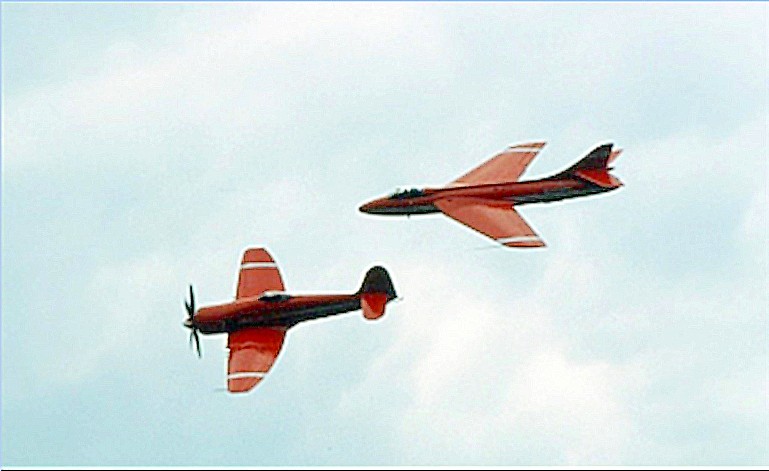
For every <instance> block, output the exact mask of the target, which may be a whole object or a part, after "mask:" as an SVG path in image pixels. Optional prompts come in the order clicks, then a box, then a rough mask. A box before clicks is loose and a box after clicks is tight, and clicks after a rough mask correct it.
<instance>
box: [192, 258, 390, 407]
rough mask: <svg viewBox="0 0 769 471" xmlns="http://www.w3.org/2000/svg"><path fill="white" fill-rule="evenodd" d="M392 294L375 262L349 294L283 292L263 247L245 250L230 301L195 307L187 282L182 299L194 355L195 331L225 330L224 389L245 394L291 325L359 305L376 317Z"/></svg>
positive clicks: (387, 279) (197, 343)
mask: <svg viewBox="0 0 769 471" xmlns="http://www.w3.org/2000/svg"><path fill="white" fill-rule="evenodd" d="M396 297H397V295H396V293H395V288H394V287H393V283H392V280H391V279H390V275H389V274H388V273H387V270H385V269H384V268H382V267H379V266H376V267H373V268H371V269H370V270H369V271H368V272H367V273H366V276H365V277H364V278H363V285H362V286H361V287H360V289H359V290H358V291H357V292H355V293H352V294H316V295H291V294H287V293H285V292H284V291H283V280H282V279H281V276H280V272H279V271H278V266H277V264H276V263H275V260H273V258H272V256H270V254H269V252H267V250H265V249H263V248H253V249H248V250H246V252H245V253H244V254H243V261H242V262H241V264H240V277H239V279H238V289H237V294H236V296H235V298H236V299H235V301H234V302H231V303H227V304H220V305H217V306H209V307H204V308H201V309H199V310H197V311H196V310H195V295H194V294H193V292H192V286H191V285H190V302H187V301H185V302H184V305H185V307H186V308H187V314H188V316H189V317H188V318H187V320H186V321H185V322H184V326H185V327H187V328H188V329H191V330H192V332H191V333H190V346H192V343H193V342H195V347H196V349H197V352H198V356H200V339H199V338H198V332H202V333H204V334H218V333H226V334H228V335H229V337H228V340H227V347H228V348H229V350H230V358H229V364H228V368H227V390H228V391H229V392H232V393H243V392H247V391H249V390H251V389H252V388H253V387H254V386H256V385H257V384H258V383H259V381H261V380H262V378H263V377H264V375H266V374H267V372H268V371H269V370H270V367H271V366H272V364H273V363H274V362H275V359H276V358H277V356H278V353H279V352H280V348H281V346H282V345H283V338H284V337H285V335H286V331H287V330H288V329H289V328H291V327H293V326H294V325H296V324H298V323H300V322H303V321H308V320H312V319H318V318H321V317H326V316H333V315H336V314H342V313H345V312H349V311H356V310H358V309H362V310H363V316H364V317H365V318H366V319H377V318H379V317H381V316H382V315H383V314H384V312H385V306H386V305H387V303H388V302H390V301H392V300H393V299H395V298H396Z"/></svg>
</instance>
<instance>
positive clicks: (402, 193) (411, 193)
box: [389, 188, 425, 200]
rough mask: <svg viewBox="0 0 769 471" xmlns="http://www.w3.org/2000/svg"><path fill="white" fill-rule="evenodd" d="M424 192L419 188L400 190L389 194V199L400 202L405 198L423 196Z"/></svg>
mask: <svg viewBox="0 0 769 471" xmlns="http://www.w3.org/2000/svg"><path fill="white" fill-rule="evenodd" d="M424 195H425V191H424V190H422V189H421V188H410V189H407V190H401V189H400V188H399V189H398V190H396V191H395V193H393V194H391V195H390V196H389V198H390V199H391V200H402V199H406V198H416V197H419V196H424Z"/></svg>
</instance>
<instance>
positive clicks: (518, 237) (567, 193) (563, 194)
mask: <svg viewBox="0 0 769 471" xmlns="http://www.w3.org/2000/svg"><path fill="white" fill-rule="evenodd" d="M544 146H545V143H544V142H530V143H526V144H518V145H515V146H510V147H508V148H507V149H505V150H504V151H503V152H501V153H500V154H498V155H496V156H494V157H492V158H491V159H490V160H488V161H487V162H485V163H483V164H481V165H480V166H479V167H477V168H475V169H473V170H471V171H470V172H468V173H466V174H465V175H463V176H461V177H459V178H458V179H456V180H454V181H453V182H451V183H450V184H449V185H447V186H445V187H443V188H424V189H418V188H415V189H411V190H405V191H399V192H395V193H393V194H392V195H390V196H387V197H385V198H380V199H376V200H373V201H370V202H368V203H366V204H364V205H362V206H361V207H360V211H362V212H364V213H370V214H381V215H394V216H410V215H412V214H430V213H437V212H443V213H444V214H445V215H446V216H448V217H450V218H453V219H455V220H457V221H459V222H460V223H462V224H464V225H466V226H468V227H469V228H471V229H474V230H476V231H478V232H480V233H482V234H484V235H486V236H488V237H491V238H492V239H494V240H495V241H496V242H498V243H500V244H502V245H504V246H507V247H544V246H545V243H544V242H543V241H542V239H540V238H539V236H538V235H537V234H536V232H534V230H533V229H532V228H531V227H529V225H528V224H527V223H526V221H524V220H523V218H522V217H521V216H520V215H519V214H518V211H516V210H515V207H516V206H521V205H524V204H530V203H547V202H551V201H558V200H562V199H566V198H576V197H578V196H586V195H592V194H595V193H603V192H606V191H611V190H615V189H617V188H619V187H621V186H622V182H620V181H619V180H618V179H617V178H615V177H614V176H613V175H611V174H610V173H609V171H610V170H612V168H610V167H609V165H610V164H611V163H612V162H613V161H614V160H615V159H616V158H617V157H618V156H619V155H620V153H621V152H622V150H621V149H617V150H612V144H605V145H602V146H599V147H597V148H595V149H594V150H593V151H592V152H590V153H589V154H588V155H587V156H586V157H585V158H583V159H582V160H580V161H579V162H577V163H576V164H574V165H572V166H571V167H569V168H568V169H566V170H564V171H563V172H560V173H557V174H555V175H553V176H551V177H547V178H541V179H539V180H530V181H523V182H521V181H518V179H519V178H520V176H521V174H523V172H524V170H526V167H527V166H528V165H529V163H531V161H532V160H534V157H536V156H537V154H538V153H539V151H540V150H542V148H543V147H544Z"/></svg>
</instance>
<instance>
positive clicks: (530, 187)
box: [359, 177, 619, 216]
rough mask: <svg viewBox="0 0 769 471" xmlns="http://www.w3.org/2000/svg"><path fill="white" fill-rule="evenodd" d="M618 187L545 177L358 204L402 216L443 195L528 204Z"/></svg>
mask: <svg viewBox="0 0 769 471" xmlns="http://www.w3.org/2000/svg"><path fill="white" fill-rule="evenodd" d="M616 188H619V186H616V187H612V188H604V187H600V186H598V185H595V184H592V183H590V182H587V181H584V180H581V179H578V178H558V177H549V178H543V179H540V180H532V181H525V182H506V183H492V184H484V185H471V186H449V187H445V188H425V189H424V190H410V191H405V192H401V193H396V194H394V195H392V196H388V197H384V198H379V199H376V200H373V201H371V202H368V203H366V204H364V205H362V206H361V207H360V208H359V209H360V211H362V212H364V213H369V214H379V215H390V216H406V215H414V214H430V213H437V212H440V210H439V209H438V208H437V207H436V206H435V204H434V203H435V201H437V200H439V199H444V198H456V197H462V198H483V199H488V200H494V201H500V200H502V201H509V202H510V203H511V204H513V205H516V206H519V205H524V204H531V203H549V202H552V201H559V200H563V199H567V198H577V197H580V196H587V195H592V194H596V193H603V192H607V191H611V190H615V189H616Z"/></svg>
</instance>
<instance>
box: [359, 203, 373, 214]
mask: <svg viewBox="0 0 769 471" xmlns="http://www.w3.org/2000/svg"><path fill="white" fill-rule="evenodd" d="M372 206H373V205H372V204H371V203H365V204H362V205H360V208H358V211H360V212H362V213H370V212H371V208H372Z"/></svg>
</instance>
